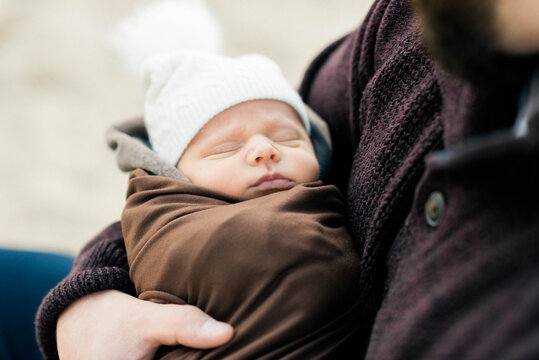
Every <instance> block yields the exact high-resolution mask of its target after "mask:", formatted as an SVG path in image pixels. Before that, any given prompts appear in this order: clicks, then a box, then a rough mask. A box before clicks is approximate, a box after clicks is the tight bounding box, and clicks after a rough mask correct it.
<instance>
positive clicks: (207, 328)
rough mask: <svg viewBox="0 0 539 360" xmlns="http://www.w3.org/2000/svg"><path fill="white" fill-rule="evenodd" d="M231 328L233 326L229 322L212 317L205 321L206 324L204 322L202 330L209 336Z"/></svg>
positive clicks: (220, 333)
mask: <svg viewBox="0 0 539 360" xmlns="http://www.w3.org/2000/svg"><path fill="white" fill-rule="evenodd" d="M230 329H231V326H230V325H229V324H227V323H224V322H221V321H217V320H215V319H212V318H208V320H206V321H204V324H202V331H203V332H204V333H205V334H206V335H209V336H213V335H222V334H223V333H225V332H228V331H230Z"/></svg>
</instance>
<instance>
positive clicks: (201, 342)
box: [147, 302, 234, 349]
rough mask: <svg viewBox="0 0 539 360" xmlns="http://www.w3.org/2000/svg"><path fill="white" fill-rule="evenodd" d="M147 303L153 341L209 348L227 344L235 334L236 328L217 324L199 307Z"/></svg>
mask: <svg viewBox="0 0 539 360" xmlns="http://www.w3.org/2000/svg"><path fill="white" fill-rule="evenodd" d="M147 304H148V308H150V307H151V309H150V314H151V316H152V319H153V320H152V324H151V326H150V327H149V328H148V339H149V340H150V341H152V342H155V343H158V344H161V345H177V344H181V345H185V346H188V347H192V348H195V349H209V348H214V347H217V346H220V345H223V344H225V343H226V342H228V341H229V340H230V339H231V338H232V336H233V334H234V329H233V328H232V326H230V325H229V324H227V323H224V322H220V321H216V320H215V319H213V318H212V317H210V316H209V315H207V314H206V313H204V312H203V311H202V310H200V309H199V308H197V307H195V306H191V305H162V304H154V303H150V302H148V303H147Z"/></svg>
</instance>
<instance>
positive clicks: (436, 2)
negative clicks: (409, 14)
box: [412, 0, 539, 90]
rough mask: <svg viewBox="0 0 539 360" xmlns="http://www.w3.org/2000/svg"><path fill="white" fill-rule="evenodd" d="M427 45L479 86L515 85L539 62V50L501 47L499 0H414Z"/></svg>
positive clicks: (454, 70) (446, 65)
mask: <svg viewBox="0 0 539 360" xmlns="http://www.w3.org/2000/svg"><path fill="white" fill-rule="evenodd" d="M412 3H413V5H414V7H415V9H416V10H417V13H418V15H419V17H420V20H421V22H422V25H423V28H422V31H423V37H424V40H425V43H426V46H427V48H428V49H429V51H430V52H431V53H432V55H433V56H434V57H435V58H437V59H438V61H439V62H440V64H441V65H442V66H443V67H444V68H445V69H446V70H448V71H449V72H451V73H453V74H455V75H456V76H457V77H459V78H461V79H463V80H465V81H468V82H470V83H472V84H474V85H476V86H480V87H486V88H492V87H493V88H498V89H500V88H507V90H509V89H515V88H519V87H521V86H522V85H523V84H524V82H525V81H526V80H527V79H528V78H529V77H530V74H531V72H532V70H533V68H534V67H536V66H538V65H539V54H532V55H523V56H518V55H511V54H507V53H503V52H502V51H500V49H499V45H498V44H499V37H498V35H497V31H498V30H497V27H496V23H495V22H496V20H495V13H494V12H495V6H496V0H412Z"/></svg>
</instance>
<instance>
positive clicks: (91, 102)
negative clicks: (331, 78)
mask: <svg viewBox="0 0 539 360" xmlns="http://www.w3.org/2000/svg"><path fill="white" fill-rule="evenodd" d="M144 2H145V1H143V0H106V1H105V0H92V1H90V0H85V1H83V0H24V1H21V0H0V179H1V180H0V247H11V248H23V249H37V250H49V251H57V252H60V253H66V254H75V253H76V252H77V251H78V250H79V249H80V248H81V246H82V245H83V244H84V243H85V242H86V241H88V240H89V239H90V238H91V237H92V236H94V235H95V234H96V233H98V232H99V231H100V230H101V229H102V228H104V227H105V226H106V225H108V224H110V223H112V222H113V221H116V220H118V219H119V216H120V213H121V209H122V206H123V202H124V193H125V188H126V181H127V174H124V173H121V172H120V171H119V170H118V169H117V168H116V165H115V160H114V156H113V153H112V152H111V151H110V150H109V149H108V148H107V146H106V144H105V141H104V132H105V129H106V128H107V127H108V126H110V125H111V124H113V123H116V122H118V121H121V120H125V119H127V118H131V117H135V116H138V115H140V114H141V113H142V104H143V92H142V89H141V87H140V85H139V83H138V81H137V80H135V79H134V78H132V77H131V76H130V75H129V74H128V73H126V72H125V70H124V69H123V68H122V66H121V64H120V63H119V61H118V60H117V59H116V58H115V56H114V54H113V53H112V51H111V50H110V48H108V47H107V45H106V42H105V39H106V38H107V35H108V33H109V31H110V30H111V28H112V27H113V25H114V24H115V21H116V20H118V19H119V18H121V17H122V16H125V15H127V14H128V13H129V11H130V10H131V9H133V8H134V7H135V6H136V5H137V4H141V3H144ZM207 3H208V5H209V7H210V8H211V9H212V10H213V11H214V13H215V14H216V16H217V18H218V20H219V21H220V23H221V25H222V28H223V31H224V40H225V53H226V54H227V55H238V54H241V53H245V52H260V53H263V54H266V55H268V56H270V57H271V58H273V59H275V60H276V61H277V62H278V63H279V64H280V65H281V66H282V68H283V71H284V73H285V75H286V76H287V77H288V79H289V80H290V81H291V82H292V83H293V84H296V85H297V84H299V81H300V79H301V76H302V74H303V72H304V70H305V68H306V66H307V65H308V63H309V62H310V60H311V59H312V58H313V57H314V56H315V55H316V54H317V53H318V52H319V51H321V50H322V49H323V47H324V46H325V45H327V44H329V43H330V42H331V41H333V40H335V39H337V38H339V37H340V36H342V35H344V34H345V33H347V32H348V31H350V30H352V29H353V28H355V27H356V26H357V25H358V24H359V23H360V22H361V20H362V19H363V17H364V16H365V14H366V12H367V10H368V8H369V6H370V5H371V3H372V0H357V1H350V0H293V1H291V0H271V1H270V0H207Z"/></svg>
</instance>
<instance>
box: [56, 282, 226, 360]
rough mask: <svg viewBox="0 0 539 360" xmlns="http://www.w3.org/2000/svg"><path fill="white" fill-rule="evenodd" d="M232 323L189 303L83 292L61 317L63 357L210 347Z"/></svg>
mask: <svg viewBox="0 0 539 360" xmlns="http://www.w3.org/2000/svg"><path fill="white" fill-rule="evenodd" d="M233 333H234V330H233V328H232V327H231V326H230V325H228V324H225V323H223V322H218V321H216V320H214V319H212V318H211V317H209V316H208V315H206V314H205V313H204V312H202V311H201V310H200V309H198V308H196V307H194V306H191V305H162V304H155V303H152V302H149V301H144V300H139V299H137V298H134V297H132V296H130V295H127V294H124V293H122V292H119V291H116V290H107V291H102V292H99V293H96V294H92V295H88V296H85V297H83V298H81V299H79V300H77V301H75V302H74V303H73V304H71V305H70V306H69V307H68V308H67V309H66V310H64V312H62V314H61V315H60V317H59V318H58V324H57V328H56V341H57V345H58V354H59V356H60V359H63V360H65V359H81V360H85V359H104V360H107V359H152V358H153V356H154V354H155V352H156V351H157V348H158V347H159V346H160V345H177V344H182V345H185V346H188V347H192V348H199V349H208V348H213V347H217V346H220V345H222V344H225V343H226V342H228V341H229V340H230V339H231V338H232V335H233Z"/></svg>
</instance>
